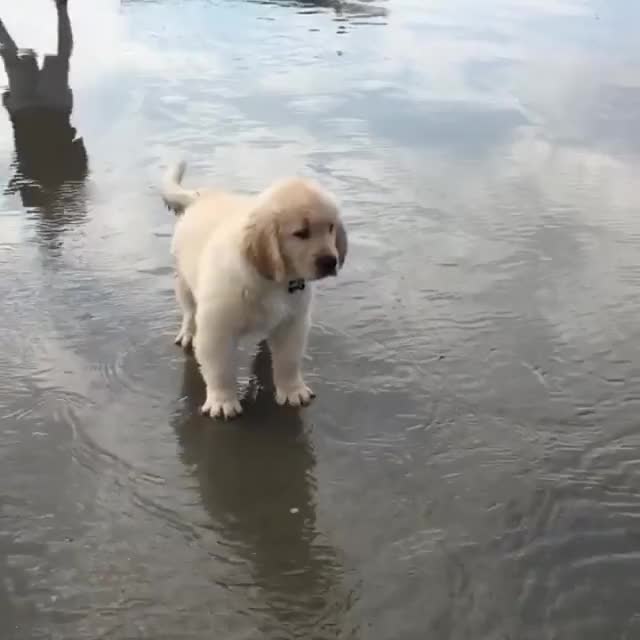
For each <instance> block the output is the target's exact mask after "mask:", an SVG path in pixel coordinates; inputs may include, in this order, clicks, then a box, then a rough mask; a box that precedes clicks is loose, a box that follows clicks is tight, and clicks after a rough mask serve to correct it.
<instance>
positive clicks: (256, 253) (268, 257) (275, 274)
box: [243, 215, 286, 282]
mask: <svg viewBox="0 0 640 640" xmlns="http://www.w3.org/2000/svg"><path fill="white" fill-rule="evenodd" d="M243 245H244V246H243V250H244V253H245V256H246V257H247V259H248V260H249V262H250V263H251V264H252V265H253V266H254V267H255V268H256V270H257V271H258V273H259V274H260V275H261V276H263V277H264V278H266V279H267V280H275V281H276V282H284V281H285V279H286V278H285V276H286V270H285V266H284V260H283V258H282V252H281V251H280V241H279V238H278V226H277V222H276V220H275V217H274V216H271V215H259V216H256V219H254V221H253V222H251V223H250V224H249V226H248V227H247V229H246V232H245V237H244V243H243Z"/></svg>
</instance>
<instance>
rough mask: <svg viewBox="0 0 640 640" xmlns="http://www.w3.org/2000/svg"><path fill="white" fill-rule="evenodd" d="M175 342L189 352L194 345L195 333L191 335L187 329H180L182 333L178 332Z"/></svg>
mask: <svg viewBox="0 0 640 640" xmlns="http://www.w3.org/2000/svg"><path fill="white" fill-rule="evenodd" d="M174 342H175V343H176V344H177V345H178V346H179V347H182V348H183V349H184V350H185V351H187V350H188V349H191V346H192V343H193V333H191V332H190V331H187V330H186V329H180V331H178V335H177V336H176V338H175V340H174Z"/></svg>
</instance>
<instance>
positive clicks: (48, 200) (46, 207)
mask: <svg viewBox="0 0 640 640" xmlns="http://www.w3.org/2000/svg"><path fill="white" fill-rule="evenodd" d="M56 14H57V38H58V47H57V52H56V54H55V55H50V54H47V55H45V56H44V61H43V64H42V67H41V68H40V67H39V66H38V60H37V56H36V52H35V51H33V50H32V49H20V48H18V46H17V44H16V43H15V42H14V40H13V38H12V37H11V35H10V33H9V31H8V29H7V27H6V26H5V24H4V23H3V21H2V20H0V54H1V55H2V61H3V62H4V67H5V71H6V74H7V78H8V81H9V87H8V89H7V91H5V93H4V95H3V105H4V107H5V109H6V111H7V113H8V115H9V118H10V120H11V124H12V126H13V134H14V141H15V175H14V176H13V178H12V179H11V180H10V182H9V185H8V187H7V192H8V193H16V192H18V193H19V194H20V197H21V199H22V204H23V205H24V206H25V207H27V208H33V209H35V210H36V211H38V212H39V213H40V214H41V222H42V224H41V226H40V229H41V233H42V236H43V237H44V238H45V239H47V240H55V238H56V236H57V235H58V234H59V232H60V231H62V230H64V228H66V227H67V226H68V225H69V224H70V223H73V222H74V221H76V220H77V219H78V218H81V217H83V216H84V215H86V201H85V200H86V196H85V184H84V180H85V178H86V176H87V172H88V162H87V151H86V149H85V146H84V141H83V139H82V138H79V137H77V136H76V130H75V128H74V127H73V126H72V125H71V113H72V110H73V92H72V91H71V87H70V86H69V63H70V59H71V53H72V50H73V32H72V28H71V21H70V19H69V13H68V10H67V3H66V0H58V2H57V3H56Z"/></svg>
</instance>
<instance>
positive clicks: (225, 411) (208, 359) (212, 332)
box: [193, 309, 242, 419]
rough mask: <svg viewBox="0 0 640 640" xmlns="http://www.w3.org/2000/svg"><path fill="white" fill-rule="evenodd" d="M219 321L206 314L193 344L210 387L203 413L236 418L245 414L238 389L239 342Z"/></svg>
mask: <svg viewBox="0 0 640 640" xmlns="http://www.w3.org/2000/svg"><path fill="white" fill-rule="evenodd" d="M216 320H217V319H216V318H215V317H212V316H211V314H209V313H207V310H206V309H205V310H203V312H202V313H200V312H198V317H197V318H196V323H197V325H198V327H201V329H200V330H198V331H197V332H196V335H195V339H194V342H193V347H194V353H195V356H196V360H197V361H198V364H199V365H200V371H201V372H202V377H203V378H204V382H205V384H206V386H207V399H206V400H205V403H204V405H202V413H203V414H205V415H206V414H209V415H210V416H211V417H212V418H215V417H221V418H225V419H229V418H234V417H235V416H237V415H239V414H241V413H242V406H241V405H240V401H239V400H238V395H237V389H236V370H237V347H238V345H237V339H236V337H235V336H234V335H233V333H232V332H227V331H224V329H223V327H220V326H218V325H217V323H216Z"/></svg>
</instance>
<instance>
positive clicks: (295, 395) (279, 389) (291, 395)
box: [276, 381, 316, 407]
mask: <svg viewBox="0 0 640 640" xmlns="http://www.w3.org/2000/svg"><path fill="white" fill-rule="evenodd" d="M315 397H316V394H315V393H313V391H311V389H309V387H307V385H306V384H305V383H304V382H302V381H300V382H298V383H295V384H292V385H277V386H276V402H277V403H278V404H279V405H285V404H288V405H291V406H292V407H300V406H305V405H308V404H309V403H310V402H311V400H312V399H313V398H315Z"/></svg>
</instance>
